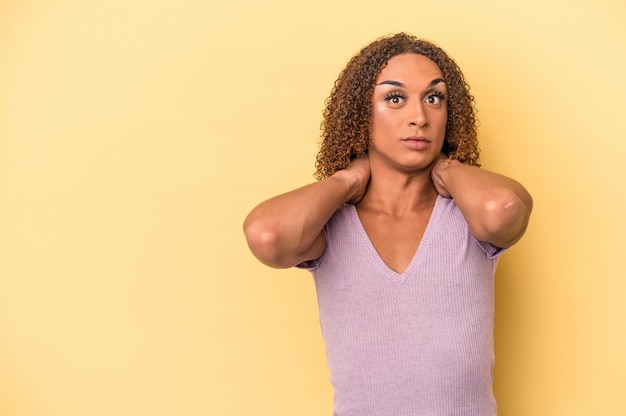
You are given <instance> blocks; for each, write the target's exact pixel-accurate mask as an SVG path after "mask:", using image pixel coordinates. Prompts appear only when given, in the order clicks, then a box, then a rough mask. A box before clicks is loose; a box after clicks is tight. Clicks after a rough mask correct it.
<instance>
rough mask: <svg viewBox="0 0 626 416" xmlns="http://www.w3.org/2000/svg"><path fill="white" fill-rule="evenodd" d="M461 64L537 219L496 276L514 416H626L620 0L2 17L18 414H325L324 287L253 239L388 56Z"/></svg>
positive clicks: (11, 346) (625, 70)
mask: <svg viewBox="0 0 626 416" xmlns="http://www.w3.org/2000/svg"><path fill="white" fill-rule="evenodd" d="M401 30H404V31H408V32H411V33H414V34H416V35H419V36H422V37H425V38H427V39H431V40H433V41H435V42H437V43H438V44H440V45H441V46H442V47H443V48H444V49H446V50H447V51H448V52H449V53H450V54H451V55H452V56H453V57H454V58H455V59H456V60H457V62H458V63H459V64H460V66H461V67H462V68H463V70H464V72H465V74H466V76H467V79H468V81H469V83H470V85H471V86H472V91H473V93H474V94H475V96H476V98H477V101H478V108H479V113H478V116H479V118H480V120H481V130H480V133H481V140H482V148H483V157H482V162H483V166H484V167H486V168H488V169H491V170H496V171H499V172H502V173H504V174H507V175H510V176H513V177H515V178H517V179H519V180H520V181H521V182H523V183H524V184H525V185H527V187H528V188H529V190H530V191H531V192H532V194H533V196H534V198H535V211H534V214H533V218H532V222H531V226H530V229H529V231H528V233H527V236H526V237H525V238H524V240H522V242H521V243H520V244H519V245H518V246H516V247H515V248H514V249H513V250H511V251H510V252H509V253H507V254H506V255H505V256H504V257H503V259H502V261H501V263H500V268H499V270H498V273H497V279H496V281H497V283H496V296H497V298H496V303H497V318H496V356H497V365H496V372H495V377H496V380H495V392H496V396H497V399H498V401H499V408H500V413H501V415H503V416H543V415H545V416H555V415H567V416H575V415H580V416H589V415H602V416H609V415H615V416H618V415H620V416H622V415H624V414H626V382H625V381H624V380H626V301H625V300H624V298H625V296H626V253H624V251H625V250H624V249H625V246H624V238H625V235H626V219H625V218H626V196H625V195H626V167H625V165H626V163H625V162H624V154H626V127H625V126H626V124H625V119H626V112H625V110H626V105H625V102H626V98H625V97H626V85H625V82H624V74H626V6H625V3H624V2H623V1H621V0H614V1H611V0H568V1H565V0H562V1H554V2H549V1H544V0H530V1H523V2H521V1H520V2H504V1H500V0H477V1H466V0H454V1H430V2H420V1H400V2H397V1H372V0H353V1H341V0H318V1H312V2H307V3H303V2H295V1H287V0H284V1H281V0H265V1H256V0H234V1H217V0H180V1H179V0H177V1H174V0H168V1H165V0H161V1H155V0H150V1H149V0H90V1H78V0H8V1H7V0H4V1H3V2H2V3H0V201H1V205H0V227H1V229H0V243H1V244H0V250H1V255H0V272H1V279H2V280H1V297H2V298H1V317H0V319H1V337H2V338H1V351H0V357H1V358H0V360H1V361H0V372H1V373H0V374H1V380H0V381H1V395H2V397H1V404H0V406H1V409H0V410H1V413H2V415H3V416H30V415H46V416H79V415H80V416H84V415H151V416H155V415H168V416H169V415H188V416H193V415H316V416H319V415H329V414H331V409H332V391H331V388H330V386H329V383H328V371H327V369H326V364H325V356H324V350H323V343H322V339H321V334H320V331H319V324H318V320H317V309H316V301H315V294H314V287H313V284H312V281H311V278H310V277H309V275H308V274H307V273H306V272H302V271H297V270H282V271H277V270H272V269H268V268H266V267H264V266H262V265H261V264H260V263H258V262H256V260H255V259H254V258H253V257H252V255H251V254H250V253H249V252H248V250H247V247H246V245H245V242H244V238H243V234H242V232H241V223H242V221H243V218H244V216H245V214H246V213H247V212H248V211H249V210H250V209H251V208H252V206H253V205H255V204H256V203H257V202H259V201H261V200H262V199H265V198H267V197H270V196H272V195H274V194H277V193H279V192H282V191H286V190H289V189H292V188H294V187H296V186H299V185H302V184H305V183H308V182H310V181H312V180H313V178H312V173H313V161H314V156H315V153H316V146H317V139H318V133H319V122H320V118H321V111H322V108H323V103H324V100H325V98H326V97H327V95H328V93H329V92H330V87H331V86H332V83H333V82H334V80H335V78H336V76H337V74H338V72H339V70H340V69H341V68H342V67H343V66H344V64H345V63H346V62H347V60H348V59H349V58H350V57H351V56H352V55H353V54H354V53H355V52H356V51H357V50H358V49H359V48H360V47H361V46H363V45H364V44H366V43H368V42H369V41H371V40H373V39H375V38H376V37H378V36H379V35H382V34H386V33H390V32H397V31H401Z"/></svg>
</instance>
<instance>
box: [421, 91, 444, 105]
mask: <svg viewBox="0 0 626 416" xmlns="http://www.w3.org/2000/svg"><path fill="white" fill-rule="evenodd" d="M445 99H446V96H445V95H444V94H443V93H441V92H439V91H435V92H433V93H432V94H430V95H428V97H426V102H427V103H428V104H432V105H437V104H441V102H442V101H444V100H445Z"/></svg>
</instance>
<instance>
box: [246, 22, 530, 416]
mask: <svg viewBox="0 0 626 416" xmlns="http://www.w3.org/2000/svg"><path fill="white" fill-rule="evenodd" d="M473 103H474V101H473V97H472V96H471V95H470V94H469V87H468V86H467V84H466V83H465V81H464V78H463V75H462V73H461V71H460V70H459V68H458V66H457V65H456V64H455V63H454V61H452V60H451V59H450V58H449V57H448V56H447V55H446V54H445V52H444V51H442V50H441V49H440V48H438V47H436V46H435V45H433V44H431V43H429V42H426V41H423V40H420V39H417V38H415V37H413V36H410V35H407V34H404V33H400V34H397V35H393V36H389V37H384V38H381V39H378V40H377V41H375V42H373V43H372V44H370V45H368V46H366V47H365V48H363V49H362V50H361V51H360V53H359V54H357V55H356V56H355V57H354V58H352V60H351V61H350V62H349V63H348V65H347V67H346V68H345V69H344V71H343V72H342V73H341V74H340V76H339V79H338V80H337V82H336V83H335V87H334V88H333V91H332V93H331V96H330V98H329V100H328V103H327V107H326V110H325V112H324V122H323V140H322V144H321V149H320V152H319V154H318V157H317V172H316V177H317V179H319V181H318V182H316V183H313V184H310V185H307V186H304V187H302V188H299V189H296V190H294V191H291V192H288V193H286V194H283V195H279V196H277V197H274V198H271V199H269V200H268V201H265V202H263V203H261V204H260V205H258V206H257V207H256V208H254V209H253V210H252V212H251V213H250V214H249V215H248V217H247V218H246V220H245V223H244V231H245V234H246V238H247V241H248V244H249V246H250V249H251V251H252V252H253V254H254V255H255V256H256V257H257V258H258V259H259V260H260V261H261V262H263V263H265V264H267V265H269V266H271V267H277V268H285V267H293V266H297V267H302V268H307V269H309V270H311V272H312V273H313V276H314V279H315V284H316V290H317V296H318V304H319V312H320V322H321V326H322V333H323V335H324V340H325V343H326V352H327V357H328V364H329V367H330V370H331V382H332V384H333V387H334V391H335V414H336V415H358V416H364V415H384V416H389V415H463V416H471V415H477V416H485V415H495V414H496V404H495V399H494V397H493V392H492V369H493V363H494V357H493V318H494V316H493V315H494V299H493V276H494V271H495V266H496V262H497V259H498V257H499V255H500V254H501V253H502V252H503V250H504V249H506V248H508V247H510V246H512V245H513V244H514V243H516V242H517V241H518V240H519V239H520V238H521V237H522V235H523V234H524V231H525V230H526V226H527V224H528V220H529V216H530V212H531V209H532V204H533V202H532V198H531V196H530V195H529V194H528V192H527V191H526V190H525V189H524V187H523V186H522V185H520V184H519V183H518V182H516V181H514V180H512V179H509V178H507V177H504V176H501V175H498V174H496V173H492V172H489V171H486V170H484V169H481V168H480V167H479V165H478V155H479V152H478V145H477V133H476V121H475V117H474V107H473Z"/></svg>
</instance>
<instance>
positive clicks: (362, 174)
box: [336, 155, 370, 204]
mask: <svg viewBox="0 0 626 416" xmlns="http://www.w3.org/2000/svg"><path fill="white" fill-rule="evenodd" d="M336 175H340V176H342V177H343V178H345V179H346V180H347V181H348V184H349V187H350V193H349V196H348V198H347V200H346V202H347V203H349V204H356V203H358V202H359V201H360V200H361V199H363V196H365V191H366V190H367V185H368V184H369V181H370V162H369V158H368V156H367V155H365V156H363V157H360V158H358V159H354V160H353V161H352V162H351V163H350V165H349V166H348V167H347V168H345V169H343V170H340V171H337V172H336Z"/></svg>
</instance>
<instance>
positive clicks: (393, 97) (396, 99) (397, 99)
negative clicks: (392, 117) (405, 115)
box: [384, 92, 406, 104]
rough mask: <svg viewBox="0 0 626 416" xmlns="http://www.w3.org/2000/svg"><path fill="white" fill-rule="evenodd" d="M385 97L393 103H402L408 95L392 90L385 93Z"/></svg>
mask: <svg viewBox="0 0 626 416" xmlns="http://www.w3.org/2000/svg"><path fill="white" fill-rule="evenodd" d="M384 99H385V101H388V102H390V103H391V104H402V102H404V100H405V99H406V97H405V96H404V95H403V94H400V93H398V92H391V93H389V94H387V95H385V98H384Z"/></svg>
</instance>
